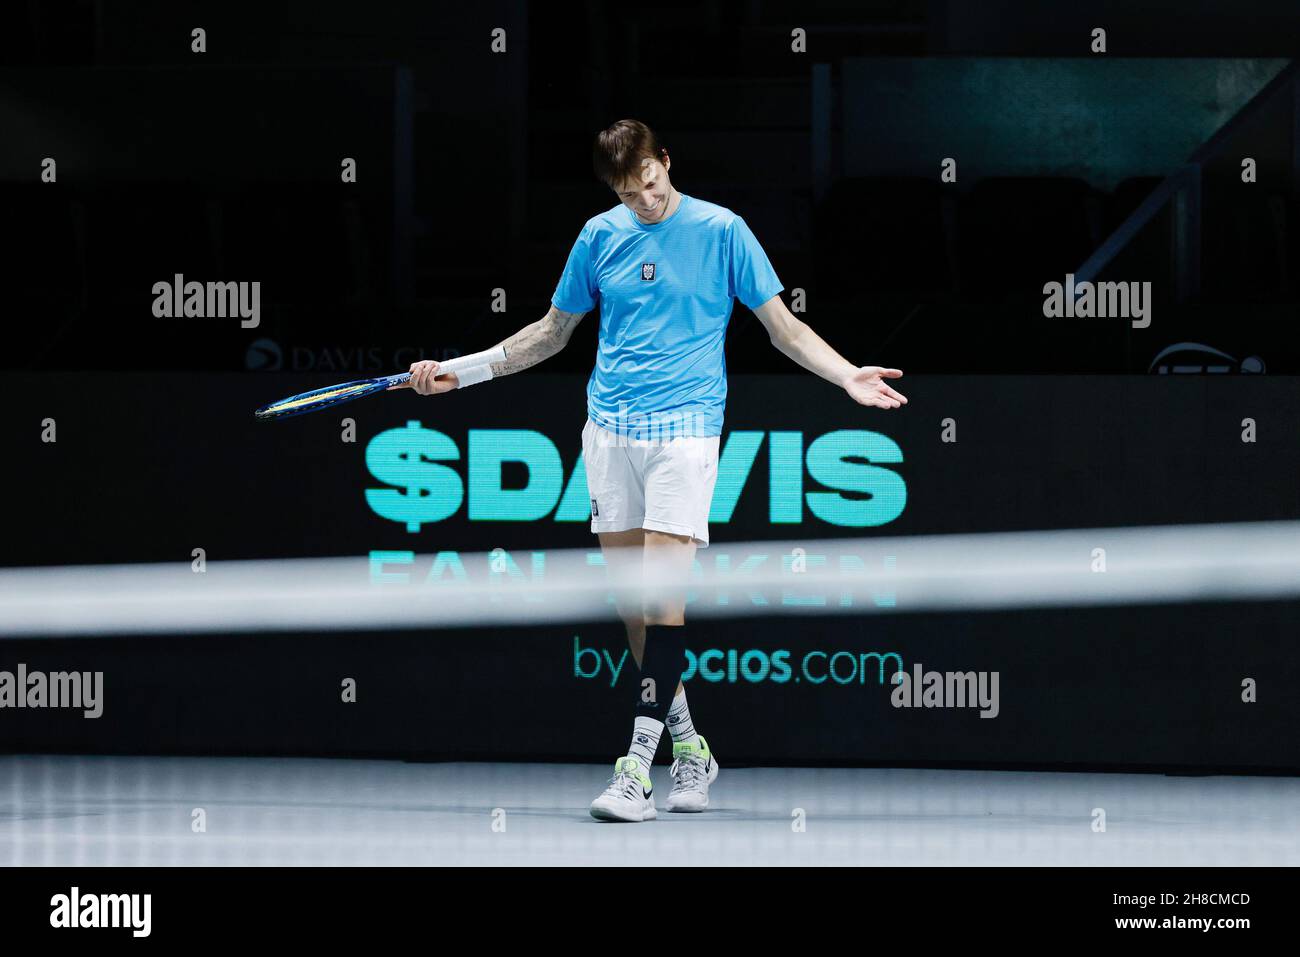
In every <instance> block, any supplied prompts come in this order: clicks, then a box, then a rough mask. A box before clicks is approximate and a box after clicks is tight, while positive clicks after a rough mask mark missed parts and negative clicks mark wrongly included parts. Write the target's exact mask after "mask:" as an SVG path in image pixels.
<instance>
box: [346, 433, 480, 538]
mask: <svg viewBox="0 0 1300 957" xmlns="http://www.w3.org/2000/svg"><path fill="white" fill-rule="evenodd" d="M459 458H460V450H459V449H458V448H456V443H455V442H453V441H452V440H451V439H450V438H449V437H448V436H445V435H443V434H442V433H441V432H435V431H433V430H432V429H426V428H423V427H422V426H421V425H420V423H419V422H407V423H406V427H405V428H402V429H389V430H388V431H386V432H380V433H379V434H378V435H376V436H375V437H374V438H373V439H371V440H370V444H368V445H367V446H366V468H368V469H370V474H371V475H373V476H374V477H375V478H376V479H378V480H379V481H381V482H384V483H386V484H388V485H395V486H397V487H396V488H368V489H366V504H368V505H369V506H370V508H371V509H372V510H373V511H374V513H375V514H376V515H378V516H380V517H381V518H386V519H389V520H390V521H394V522H401V523H403V524H404V525H406V530H407V531H408V532H418V531H419V530H420V526H421V525H422V524H425V523H428V522H441V521H442V520H443V519H446V518H450V517H451V516H452V515H454V514H456V510H457V509H458V508H460V503H461V500H462V498H463V497H464V494H465V487H464V485H463V484H462V483H461V480H460V476H459V475H457V474H456V472H455V471H454V470H452V469H451V468H448V467H447V466H445V465H438V464H436V462H437V461H438V460H449V461H453V462H454V461H456V460H457V459H459Z"/></svg>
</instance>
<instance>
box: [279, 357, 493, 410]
mask: <svg viewBox="0 0 1300 957" xmlns="http://www.w3.org/2000/svg"><path fill="white" fill-rule="evenodd" d="M505 358H506V350H505V349H504V348H502V347H501V346H497V347H496V348H494V349H486V350H484V351H483V352H475V353H471V354H470V355H467V356H457V357H456V358H455V359H448V360H447V361H446V362H439V363H438V375H446V374H447V373H448V372H462V371H464V370H465V369H475V368H478V367H479V366H485V365H488V364H489V363H493V362H504V361H505ZM410 378H411V373H409V372H399V373H397V374H396V375H385V376H379V377H378V378H375V379H357V380H355V381H353V382H343V383H340V384H339V385H330V386H326V387H325V388H323V389H315V390H313V391H311V392H301V393H299V394H298V395H291V396H289V398H287V399H281V400H280V401H279V402H272V403H271V404H270V405H264V406H262V407H261V408H260V409H258V410H257V411H256V412H254V413H253V415H254V416H255V417H256V418H257V419H259V420H261V421H264V422H265V421H270V420H271V419H287V418H289V417H290V416H294V415H302V414H303V413H305V412H319V411H320V410H321V409H328V408H329V407H330V406H334V405H338V404H339V403H341V402H351V401H352V400H353V399H359V398H361V397H362V396H363V395H371V394H372V393H375V392H383V391H384V390H385V389H391V388H392V387H393V386H395V385H401V384H402V383H403V382H406V381H407V380H408V379H410Z"/></svg>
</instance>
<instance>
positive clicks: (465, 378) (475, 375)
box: [456, 363, 492, 389]
mask: <svg viewBox="0 0 1300 957" xmlns="http://www.w3.org/2000/svg"><path fill="white" fill-rule="evenodd" d="M456 378H457V380H458V381H459V382H460V384H459V385H458V386H456V388H458V389H463V388H465V387H466V386H467V385H478V383H480V382H486V381H487V380H488V379H490V378H492V366H491V365H489V364H487V363H484V364H483V365H481V366H475V367H474V368H472V369H464V370H462V371H461V372H457V373H456Z"/></svg>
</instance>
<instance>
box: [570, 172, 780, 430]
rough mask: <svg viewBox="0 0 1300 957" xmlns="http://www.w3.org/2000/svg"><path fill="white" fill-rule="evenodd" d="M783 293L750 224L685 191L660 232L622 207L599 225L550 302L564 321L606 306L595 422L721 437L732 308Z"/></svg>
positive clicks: (583, 239) (594, 382)
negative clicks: (568, 314)
mask: <svg viewBox="0 0 1300 957" xmlns="http://www.w3.org/2000/svg"><path fill="white" fill-rule="evenodd" d="M782 288H783V287H782V285H781V281H780V280H779V279H777V276H776V271H775V270H774V269H773V268H772V264H771V262H769V261H768V258H767V254H766V253H764V252H763V247H762V246H760V245H759V244H758V240H757V239H755V238H754V234H753V232H751V231H750V229H749V227H748V226H747V225H746V224H745V221H744V220H743V219H742V218H741V217H739V216H737V215H736V214H735V213H733V212H732V211H731V210H729V209H726V208H724V207H722V206H717V205H714V204H713V203H708V202H705V201H704V200H700V199H693V198H692V197H690V196H687V195H685V194H681V202H680V204H679V205H678V207H677V210H676V212H674V213H673V215H671V216H669V217H668V218H667V219H666V220H664V221H663V222H661V223H654V224H652V225H646V224H645V223H642V222H641V221H640V220H638V219H637V218H636V214H634V213H633V212H632V210H630V209H628V208H627V207H626V206H624V205H622V204H619V205H618V206H615V207H614V208H613V209H610V210H608V211H606V212H604V213H601V214H600V215H599V216H593V217H592V218H591V219H589V220H588V221H587V224H586V225H585V226H583V228H582V232H581V233H579V234H578V239H577V242H575V243H574V244H573V250H572V251H571V252H570V253H569V261H568V263H566V264H565V267H564V275H563V276H561V277H560V282H559V285H557V286H556V288H555V295H554V296H552V297H551V302H552V303H554V305H555V308H557V309H560V310H562V311H564V312H589V311H590V310H591V309H593V308H595V305H596V302H597V300H598V299H599V301H600V344H599V347H598V348H597V351H596V368H595V370H594V371H593V372H592V374H591V378H590V380H588V382H587V414H588V416H590V418H591V420H592V421H593V422H595V423H596V424H597V425H600V426H602V427H603V428H606V429H609V430H610V431H612V432H617V433H619V434H620V435H626V436H629V437H632V438H654V437H657V436H662V437H671V436H672V435H696V436H713V435H721V434H722V414H723V408H724V406H725V404H726V399H727V360H726V353H725V351H724V348H723V346H724V342H725V340H726V332H727V321H728V320H729V319H730V318H731V308H732V300H733V299H739V300H740V301H741V302H742V303H744V304H745V305H746V306H748V307H749V308H751V309H755V308H757V307H759V306H761V305H762V304H763V303H765V302H767V301H768V300H769V299H771V298H772V297H773V296H775V295H776V294H777V293H779V292H780V291H781V289H782Z"/></svg>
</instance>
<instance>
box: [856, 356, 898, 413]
mask: <svg viewBox="0 0 1300 957" xmlns="http://www.w3.org/2000/svg"><path fill="white" fill-rule="evenodd" d="M902 376H903V370H902V369H883V368H881V367H880V366H862V368H860V369H858V371H857V372H855V373H853V375H851V376H849V377H848V378H847V379H845V380H844V391H845V392H847V393H848V394H849V395H850V396H852V397H853V401H854V402H856V403H858V405H874V406H876V407H877V408H879V409H897V408H898V407H899V406H903V405H907V397H906V396H905V395H903V393H901V392H896V391H894V390H893V389H892V388H890V386H889V383H887V382H886V381H885V380H886V379H899V378H902Z"/></svg>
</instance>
